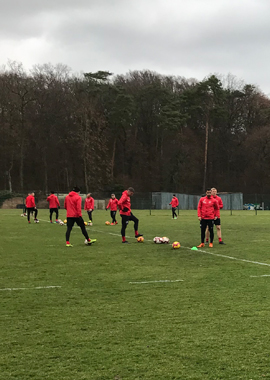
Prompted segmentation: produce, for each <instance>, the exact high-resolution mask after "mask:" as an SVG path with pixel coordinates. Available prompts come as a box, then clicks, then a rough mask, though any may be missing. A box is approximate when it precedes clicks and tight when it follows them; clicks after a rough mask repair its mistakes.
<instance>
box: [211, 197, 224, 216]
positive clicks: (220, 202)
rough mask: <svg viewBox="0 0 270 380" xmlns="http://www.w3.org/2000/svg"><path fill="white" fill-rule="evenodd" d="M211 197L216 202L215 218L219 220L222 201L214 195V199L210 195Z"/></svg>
mask: <svg viewBox="0 0 270 380" xmlns="http://www.w3.org/2000/svg"><path fill="white" fill-rule="evenodd" d="M212 197H213V198H214V199H215V200H216V201H217V203H218V210H217V211H216V214H215V216H216V217H217V218H220V211H219V210H220V209H222V208H223V202H222V199H221V198H220V197H219V196H218V195H216V196H215V197H214V196H213V195H212Z"/></svg>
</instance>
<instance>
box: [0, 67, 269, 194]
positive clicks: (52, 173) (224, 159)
mask: <svg viewBox="0 0 270 380" xmlns="http://www.w3.org/2000/svg"><path fill="white" fill-rule="evenodd" d="M0 162H1V165H0V189H3V190H9V191H17V192H25V191H28V190H32V189H33V190H40V191H42V192H45V193H47V192H48V191H49V190H50V189H53V190H55V191H59V192H62V191H65V192H66V191H67V190H69V189H70V188H71V187H72V186H73V185H75V184H76V185H78V186H80V187H81V188H82V191H84V192H89V191H99V190H103V191H117V190H118V191H119V190H122V189H124V188H125V187H127V186H133V187H135V190H136V191H170V192H174V191H175V192H180V193H201V192H202V191H204V189H205V187H207V186H215V187H217V188H218V189H219V190H223V191H234V192H238V191H241V192H246V193H267V192H270V180H269V178H270V177H269V174H268V168H269V163H270V99H269V98H268V97H267V96H266V95H264V94H263V93H262V92H261V91H260V90H259V89H258V88H257V87H256V86H254V85H252V84H246V83H244V82H243V81H241V80H238V79H237V78H236V77H234V76H232V75H227V76H226V77H221V76H218V75H209V76H208V77H207V78H205V79H204V80H203V81H198V80H196V79H186V78H184V77H175V76H165V75H160V74H158V73H155V72H152V71H148V70H144V71H131V72H129V73H127V74H125V75H112V73H110V72H105V71H98V72H95V73H92V72H89V73H84V74H77V75H75V74H74V73H71V71H70V70H69V69H68V68H67V67H66V66H65V65H61V64H59V65H56V66H53V65H50V64H45V65H35V66H34V67H33V68H32V70H30V71H29V72H26V71H25V69H24V68H23V66H22V65H21V64H20V63H17V62H10V63H9V64H8V65H7V66H5V67H3V68H2V70H1V71H0Z"/></svg>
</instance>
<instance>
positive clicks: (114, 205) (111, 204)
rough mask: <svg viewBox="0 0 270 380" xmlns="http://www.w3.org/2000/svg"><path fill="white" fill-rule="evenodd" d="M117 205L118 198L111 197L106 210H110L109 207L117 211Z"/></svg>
mask: <svg viewBox="0 0 270 380" xmlns="http://www.w3.org/2000/svg"><path fill="white" fill-rule="evenodd" d="M117 205H118V199H116V198H114V199H112V198H111V199H110V200H109V203H108V206H107V207H106V210H108V208H111V211H117Z"/></svg>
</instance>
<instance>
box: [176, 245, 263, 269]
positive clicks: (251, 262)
mask: <svg viewBox="0 0 270 380" xmlns="http://www.w3.org/2000/svg"><path fill="white" fill-rule="evenodd" d="M182 248H185V249H189V250H190V249H191V248H189V247H182ZM196 252H200V253H207V254H208V255H212V256H218V257H223V258H225V259H229V260H235V261H242V262H245V263H250V264H257V265H265V266H267V267H270V264H267V263H261V262H260V261H252V260H246V259H238V258H237V257H233V256H227V255H221V254H220V253H214V252H208V251H203V250H202V249H198V251H196Z"/></svg>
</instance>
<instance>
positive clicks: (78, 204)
mask: <svg viewBox="0 0 270 380" xmlns="http://www.w3.org/2000/svg"><path fill="white" fill-rule="evenodd" d="M64 207H65V209H66V210H67V218H79V217H80V216H82V198H81V197H80V196H79V194H78V193H76V191H71V192H70V193H69V194H68V195H67V196H66V198H65V203H64Z"/></svg>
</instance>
